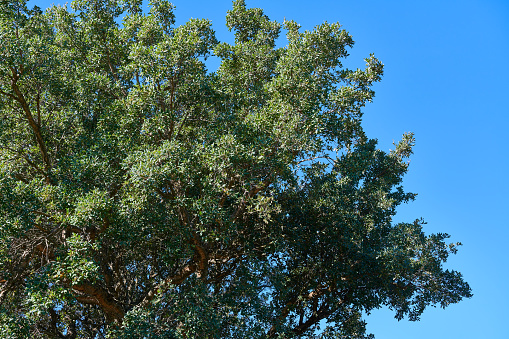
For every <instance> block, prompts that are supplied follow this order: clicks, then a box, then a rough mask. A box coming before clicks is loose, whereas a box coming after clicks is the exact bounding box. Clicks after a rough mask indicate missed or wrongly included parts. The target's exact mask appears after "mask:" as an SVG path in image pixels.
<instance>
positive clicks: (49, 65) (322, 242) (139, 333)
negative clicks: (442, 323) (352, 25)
mask: <svg viewBox="0 0 509 339" xmlns="http://www.w3.org/2000/svg"><path fill="white" fill-rule="evenodd" d="M70 7H71V9H69V8H67V7H61V6H54V7H51V8H48V9H47V10H45V11H44V12H43V11H41V10H40V9H39V8H37V7H34V8H32V9H30V8H29V7H28V5H27V3H26V1H25V0H6V1H2V2H1V3H0V336H1V337H2V338H29V337H30V338H307V337H314V335H316V336H317V337H320V338H371V337H372V335H368V334H366V333H365V332H366V331H365V322H364V321H363V318H362V315H363V314H364V313H369V312H370V311H371V310H374V309H376V308H380V307H389V308H390V309H392V310H394V312H395V316H396V317H397V318H398V319H403V318H408V319H410V320H418V319H419V316H420V315H421V314H422V312H423V311H424V310H425V308H426V307H428V306H441V307H446V306H447V305H449V304H451V303H456V302H459V301H460V300H462V299H463V298H465V297H470V296H471V291H470V287H469V285H468V284H467V283H466V282H465V281H464V280H463V278H462V276H461V274H460V273H459V272H456V271H451V270H448V269H445V268H444V265H443V264H444V262H445V261H446V259H447V258H448V255H449V254H451V253H455V252H456V247H457V245H458V244H448V243H447V242H446V240H447V238H448V237H449V236H448V235H447V234H432V235H426V234H425V233H424V232H423V229H422V228H423V224H424V222H423V221H422V220H416V221H413V222H409V223H394V222H393V221H392V218H393V216H394V215H395V213H396V208H397V206H398V205H400V204H402V203H406V202H409V201H411V200H413V199H414V197H415V194H413V193H408V192H405V191H404V190H403V188H402V186H401V183H402V177H403V175H404V174H405V173H406V171H407V169H408V161H407V158H408V157H409V156H410V155H411V153H412V146H413V144H414V137H413V135H412V134H405V135H403V137H402V139H401V141H400V142H399V143H397V144H395V147H394V150H392V151H389V152H384V151H381V150H379V149H377V142H376V139H370V138H368V137H367V136H366V135H365V133H364V131H363V129H362V126H361V120H362V108H363V106H364V105H365V104H366V103H367V102H369V101H371V100H372V98H373V96H374V92H373V90H372V84H373V83H374V82H378V81H379V80H380V79H381V76H382V73H383V64H382V63H381V62H380V61H379V60H377V59H376V58H375V57H374V56H373V55H371V56H369V57H368V58H367V59H366V67H365V68H364V69H356V70H351V69H348V68H345V67H343V65H342V60H343V59H344V58H346V57H347V56H348V49H349V48H351V47H352V46H353V40H352V37H351V36H350V35H349V34H348V33H347V32H346V31H345V30H343V29H342V27H341V26H340V25H339V24H337V23H333V24H329V23H323V24H321V25H318V26H316V27H315V28H314V29H313V30H312V31H303V30H301V29H300V27H299V25H298V24H297V23H296V22H293V21H285V22H283V23H278V22H275V21H271V20H270V19H269V18H268V17H267V16H266V15H265V14H264V13H263V11H262V10H261V9H257V8H247V7H246V4H245V2H244V1H243V0H237V1H234V3H233V8H232V9H231V10H230V11H228V13H227V16H226V22H227V26H228V28H229V29H230V30H231V31H233V33H234V35H235V43H234V44H228V43H224V42H219V41H218V40H217V39H216V37H215V33H214V31H213V29H212V26H211V22H209V21H208V20H202V19H191V20H190V21H189V22H187V23H186V24H184V25H182V26H179V27H176V26H175V16H174V6H173V5H172V4H170V3H169V2H168V1H166V0H151V2H150V6H149V11H146V12H144V11H143V9H142V1H141V0H75V1H73V2H72V4H71V5H70ZM282 31H283V32H285V33H286V39H287V45H286V46H285V47H282V48H278V47H277V45H276V40H277V39H278V38H279V37H280V35H281V32H282ZM209 56H216V57H218V58H219V59H220V61H221V63H220V66H219V68H218V69H217V71H214V72H211V71H209V70H207V67H206V65H207V64H206V59H207V57H209ZM322 320H323V321H322ZM320 324H321V327H322V328H321V329H320V330H318V326H319V325H320Z"/></svg>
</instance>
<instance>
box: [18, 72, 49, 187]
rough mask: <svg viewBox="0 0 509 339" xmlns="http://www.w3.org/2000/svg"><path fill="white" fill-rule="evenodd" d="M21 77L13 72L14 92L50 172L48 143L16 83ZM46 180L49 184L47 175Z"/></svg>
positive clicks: (45, 165) (46, 168)
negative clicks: (45, 141)
mask: <svg viewBox="0 0 509 339" xmlns="http://www.w3.org/2000/svg"><path fill="white" fill-rule="evenodd" d="M18 79H19V76H18V75H17V74H15V73H13V79H12V82H11V86H12V89H13V91H14V93H16V96H17V97H16V101H18V102H19V103H20V104H21V107H22V108H23V111H24V112H25V117H26V118H27V121H28V124H29V125H30V127H31V128H32V131H33V132H34V135H35V139H36V141H37V145H38V146H39V150H40V152H41V156H42V160H43V161H44V167H45V170H46V173H48V172H49V169H50V168H51V163H50V160H49V156H48V151H47V150H46V144H45V143H44V140H43V138H42V133H41V127H40V126H39V124H38V123H37V122H36V121H35V119H34V117H33V115H32V112H31V110H30V107H29V105H28V103H27V102H26V100H25V97H24V95H23V93H21V90H20V89H19V87H18V85H17V84H16V82H17V80H18ZM46 182H47V183H48V184H49V183H50V180H49V177H47V176H46Z"/></svg>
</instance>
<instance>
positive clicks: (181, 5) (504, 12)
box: [30, 0, 509, 339]
mask: <svg viewBox="0 0 509 339" xmlns="http://www.w3.org/2000/svg"><path fill="white" fill-rule="evenodd" d="M53 2H54V3H63V1H62V2H59V1H58V0H55V1H46V0H31V1H30V4H31V5H38V6H39V7H42V8H46V7H48V6H49V5H50V4H51V3H53ZM173 3H174V4H175V5H176V6H177V9H176V16H177V23H178V24H181V23H184V22H185V21H187V20H188V19H189V18H191V17H193V18H208V19H210V20H212V22H213V27H214V28H215V30H216V32H217V37H218V38H219V39H220V40H222V41H227V42H233V34H232V33H229V32H228V30H227V29H226V26H225V15H226V11H227V10H228V9H230V8H231V1H229V0H216V1H204V0H199V1H198V0H195V1H189V0H187V1H186V0H173ZM247 5H248V6H249V7H260V8H263V9H264V10H265V13H266V14H267V15H268V16H269V17H270V18H271V19H272V20H278V21H280V22H281V21H283V18H285V17H286V18H287V19H293V20H295V21H297V22H298V23H300V24H301V25H302V27H303V28H304V29H312V28H313V27H314V26H315V25H318V24H320V23H322V22H324V21H328V22H339V23H341V24H342V25H343V27H344V28H345V29H346V30H347V31H349V32H350V34H352V35H353V38H354V40H355V42H356V44H355V46H354V48H353V49H352V50H351V53H350V54H351V55H350V57H349V58H348V59H347V60H346V61H345V65H347V66H348V67H362V66H363V65H364V61H363V58H365V57H368V56H369V54H370V53H375V55H376V56H377V57H378V58H379V59H380V60H382V62H383V63H384V64H385V76H384V78H383V80H382V82H381V83H379V84H377V85H376V86H375V91H376V97H375V99H374V102H373V103H372V104H369V105H368V106H367V107H366V109H365V110H364V112H365V116H364V127H365V130H366V131H367V134H368V136H370V137H371V138H377V139H378V140H379V145H380V148H381V149H383V150H389V149H390V148H391V146H392V142H393V141H397V140H399V139H400V137H401V135H402V134H403V133H404V132H408V131H412V132H415V136H416V139H417V145H416V147H415V149H414V151H415V154H414V155H413V157H412V158H411V166H410V171H409V174H408V175H407V177H406V179H405V181H404V186H405V188H406V189H407V190H409V191H412V192H416V193H418V194H419V195H418V197H417V200H416V201H415V202H413V203H411V204H409V205H405V206H403V207H401V208H400V210H399V214H398V216H397V218H396V220H397V221H412V220H414V219H416V218H420V217H423V218H424V219H425V220H426V221H427V222H428V225H426V228H425V230H426V232H427V233H428V234H429V233H434V232H446V233H449V234H451V236H452V237H451V241H454V242H456V241H461V242H462V243H463V245H464V246H462V247H461V248H460V251H459V252H458V254H457V255H456V256H453V257H451V259H450V260H449V261H448V263H447V267H448V268H453V269H456V270H459V271H460V272H462V273H463V274H464V277H465V279H466V280H467V281H468V282H469V283H470V284H471V287H472V289H473V293H474V297H473V298H472V299H469V300H465V301H463V302H461V303H459V304H456V305H452V306H450V307H448V308H447V309H446V310H442V309H429V310H427V311H426V312H425V313H424V315H423V317H422V318H421V321H420V322H416V323H412V322H408V321H406V320H403V321H400V322H398V321H396V320H395V319H394V317H393V314H392V313H391V312H389V311H387V310H379V311H376V312H374V313H373V314H372V315H370V316H369V317H367V319H366V320H367V321H368V331H370V332H371V333H374V334H375V336H376V338H377V339H408V338H413V339H421V338H422V339H429V338H448V339H455V338H462V339H479V338H509V329H508V327H507V319H506V318H507V317H508V315H509V312H508V310H507V308H508V307H509V284H508V280H509V270H508V269H509V264H508V259H509V255H508V253H507V249H508V247H509V244H508V241H509V227H508V226H509V221H508V217H507V214H508V212H509V206H507V205H508V198H507V196H508V193H509V192H508V191H509V179H508V174H509V173H508V172H509V171H508V170H509V160H508V157H509V151H508V138H507V137H508V136H509V135H508V133H507V127H508V124H509V117H508V115H509V108H508V105H507V102H508V98H509V94H508V93H507V92H508V90H509V86H508V79H509V1H507V0H462V1H459V0H458V1H455V0H441V1H439V0H427V1H404V0H399V1H398V0H385V1H375V0H369V1H368V0H349V1H344V0H336V1H329V0H314V1H300V0H279V1H278V0H272V1H265V0H247ZM284 43H285V42H284V41H281V44H283V45H284ZM213 65H214V63H213V62H212V63H211V67H213Z"/></svg>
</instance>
